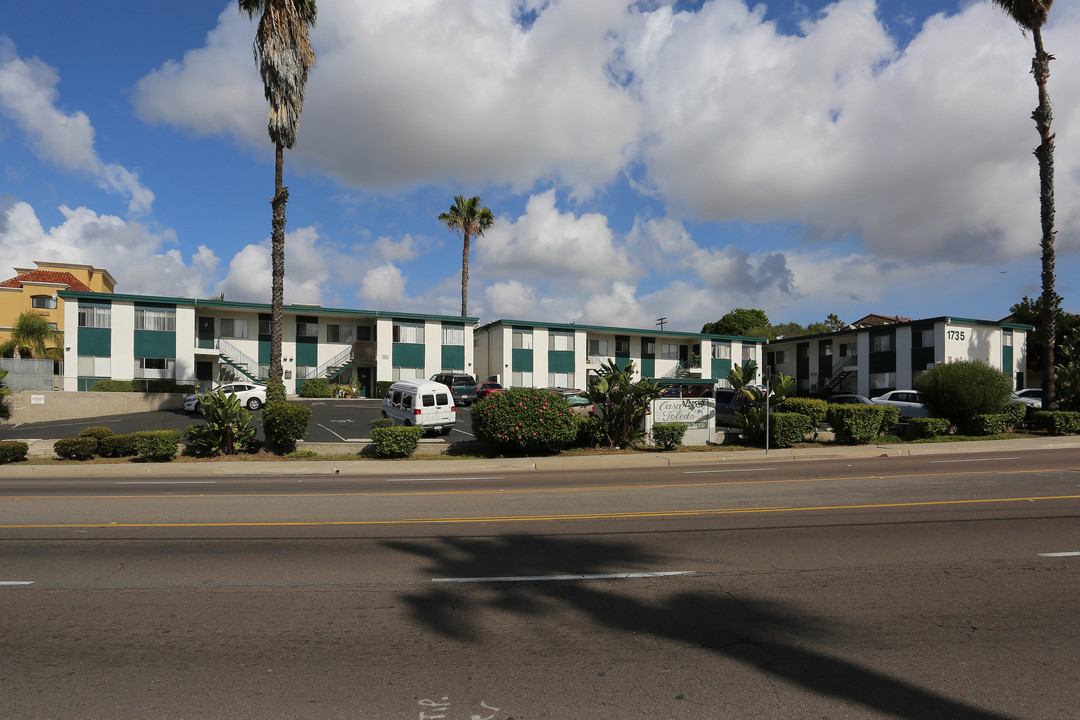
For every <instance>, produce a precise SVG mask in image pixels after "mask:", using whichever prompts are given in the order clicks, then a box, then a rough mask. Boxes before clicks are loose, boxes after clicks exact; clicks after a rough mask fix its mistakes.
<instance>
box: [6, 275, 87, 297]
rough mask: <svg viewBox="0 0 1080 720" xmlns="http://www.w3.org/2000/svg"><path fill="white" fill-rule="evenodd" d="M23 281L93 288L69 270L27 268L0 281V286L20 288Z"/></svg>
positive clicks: (84, 290)
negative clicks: (8, 278)
mask: <svg viewBox="0 0 1080 720" xmlns="http://www.w3.org/2000/svg"><path fill="white" fill-rule="evenodd" d="M24 282H35V283H52V284H54V285H67V286H68V289H69V290H78V291H80V292H93V290H91V289H90V288H89V287H88V286H87V284H86V283H84V282H83V281H82V280H80V279H79V278H77V277H75V276H74V275H72V274H71V273H69V272H60V271H59V270H27V271H26V272H24V273H19V274H18V275H16V276H15V277H13V278H11V279H10V280H5V281H4V282H0V287H7V288H21V287H22V286H23V283H24Z"/></svg>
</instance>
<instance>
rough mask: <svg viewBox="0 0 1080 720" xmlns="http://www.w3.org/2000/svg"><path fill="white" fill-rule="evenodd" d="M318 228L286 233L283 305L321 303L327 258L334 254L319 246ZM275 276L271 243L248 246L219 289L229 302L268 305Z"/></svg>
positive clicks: (231, 263)
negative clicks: (271, 256) (271, 259)
mask: <svg viewBox="0 0 1080 720" xmlns="http://www.w3.org/2000/svg"><path fill="white" fill-rule="evenodd" d="M318 240H319V233H318V231H317V230H315V228H311V227H305V228H298V229H296V230H293V231H291V232H287V233H285V288H284V296H285V297H284V303H285V304H286V305H290V304H293V303H300V304H306V305H314V304H320V303H321V302H322V298H323V290H324V286H325V285H326V282H327V279H328V277H329V275H330V272H331V271H330V264H329V262H328V258H332V257H333V252H332V251H331V250H329V249H327V248H325V247H319V246H318ZM272 279H273V273H272V268H271V263H270V240H269V239H266V240H264V241H263V242H261V243H259V244H257V245H247V246H245V247H244V248H243V249H241V250H240V252H238V253H237V254H236V255H235V256H234V257H233V259H232V261H231V262H230V263H229V271H228V273H227V274H226V276H225V278H224V280H222V281H221V282H220V283H219V284H218V287H217V290H218V292H224V293H225V299H226V300H236V301H242V302H260V303H269V302H270V296H271V290H272Z"/></svg>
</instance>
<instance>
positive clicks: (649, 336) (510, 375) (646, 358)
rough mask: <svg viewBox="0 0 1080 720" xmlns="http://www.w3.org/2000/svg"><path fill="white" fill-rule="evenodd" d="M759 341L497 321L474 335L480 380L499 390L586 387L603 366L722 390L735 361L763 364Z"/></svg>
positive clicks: (727, 337)
mask: <svg viewBox="0 0 1080 720" xmlns="http://www.w3.org/2000/svg"><path fill="white" fill-rule="evenodd" d="M764 343H765V339H764V338H750V337H733V336H726V335H704V334H701V333H687V332H675V331H670V330H667V331H665V330H641V329H634V328H619V327H607V326H600V325H577V324H565V323H545V322H536V321H530V320H496V321H494V322H491V323H488V324H486V325H482V326H481V327H479V328H477V329H476V333H475V336H474V344H475V353H474V357H475V363H476V372H477V376H478V379H480V380H485V379H489V378H494V379H496V380H497V381H498V382H500V383H501V384H502V385H503V386H504V387H567V388H585V387H588V384H589V378H590V375H593V374H595V373H596V372H597V371H598V370H599V369H600V367H601V365H602V364H603V363H604V362H615V363H617V364H618V365H619V366H620V367H625V366H626V364H627V363H629V362H630V361H631V360H632V361H633V362H634V367H635V377H636V378H637V379H640V378H643V377H644V378H660V379H667V380H674V379H680V378H685V379H687V380H694V379H697V380H701V379H711V380H713V381H715V382H719V383H720V384H726V382H727V381H726V379H725V378H727V374H728V371H729V370H730V369H731V366H732V363H735V364H739V363H741V362H742V361H744V360H754V361H755V362H757V363H758V364H759V365H760V364H761V361H762V347H763V345H764Z"/></svg>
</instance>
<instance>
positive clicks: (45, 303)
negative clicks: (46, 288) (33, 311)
mask: <svg viewBox="0 0 1080 720" xmlns="http://www.w3.org/2000/svg"><path fill="white" fill-rule="evenodd" d="M30 307H33V308H41V309H42V310H55V309H56V296H55V295H35V296H33V297H32V298H30Z"/></svg>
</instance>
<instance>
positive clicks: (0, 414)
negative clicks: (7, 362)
mask: <svg viewBox="0 0 1080 720" xmlns="http://www.w3.org/2000/svg"><path fill="white" fill-rule="evenodd" d="M7 374H8V371H7V370H5V369H4V368H0V418H5V419H7V418H9V417H11V408H9V407H8V404H7V400H6V399H5V398H6V397H7V396H8V395H10V394H11V388H9V387H8V386H7V384H6V383H5V382H4V378H5V377H7Z"/></svg>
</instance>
